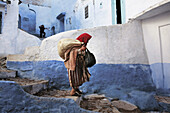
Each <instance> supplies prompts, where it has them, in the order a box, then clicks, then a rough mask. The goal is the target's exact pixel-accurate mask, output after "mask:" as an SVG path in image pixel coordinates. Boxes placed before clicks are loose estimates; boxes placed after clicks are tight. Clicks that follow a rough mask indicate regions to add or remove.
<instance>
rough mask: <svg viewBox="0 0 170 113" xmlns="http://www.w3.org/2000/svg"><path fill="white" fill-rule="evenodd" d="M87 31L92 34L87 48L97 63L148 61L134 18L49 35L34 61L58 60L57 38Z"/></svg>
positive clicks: (69, 36) (74, 36)
mask: <svg viewBox="0 0 170 113" xmlns="http://www.w3.org/2000/svg"><path fill="white" fill-rule="evenodd" d="M83 32H87V33H89V34H91V35H92V36H93V37H92V39H91V40H90V41H89V43H88V45H87V47H88V48H89V49H90V50H91V51H92V52H93V53H94V54H95V56H96V59H97V63H111V64H120V63H124V64H126V63H128V64H129V63H132V64H138V63H141V64H148V59H147V55H146V51H145V47H144V43H143V36H142V28H141V23H140V22H138V21H135V22H132V23H128V24H124V25H115V26H108V27H96V28H92V29H84V30H78V31H77V30H74V31H68V32H64V33H59V34H57V35H54V36H51V37H49V38H47V39H45V40H43V42H42V44H41V46H40V58H39V59H37V60H61V58H60V57H59V56H58V53H57V42H58V41H59V40H60V39H61V38H76V37H78V36H79V35H80V34H81V33H83Z"/></svg>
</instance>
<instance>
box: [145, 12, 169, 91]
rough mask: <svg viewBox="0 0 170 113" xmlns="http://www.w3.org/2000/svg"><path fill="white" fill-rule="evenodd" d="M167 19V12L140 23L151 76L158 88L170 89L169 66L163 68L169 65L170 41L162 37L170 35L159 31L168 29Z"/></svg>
mask: <svg viewBox="0 0 170 113" xmlns="http://www.w3.org/2000/svg"><path fill="white" fill-rule="evenodd" d="M169 18H170V12H167V13H163V14H160V15H158V16H155V17H152V18H149V19H144V20H143V21H142V27H143V34H144V40H145V47H146V50H147V54H148V59H149V63H150V64H151V68H152V76H153V78H154V81H155V83H156V85H157V87H158V88H162V87H165V88H170V84H169V81H170V76H169V75H170V72H169V71H168V70H169V68H170V66H169V67H165V66H167V65H169V63H170V54H169V51H170V47H169V45H170V39H169V38H164V37H163V36H164V35H166V37H168V36H169V35H170V34H165V33H163V32H162V31H160V30H161V29H160V26H164V25H165V26H167V28H168V25H169V24H170V19H169ZM169 26H170V25H169ZM162 28H163V27H162ZM166 30H167V31H166ZM165 32H167V33H169V31H168V29H165ZM161 54H162V55H163V56H162V55H161ZM161 59H162V60H161ZM156 63H157V64H156ZM161 63H163V64H161ZM165 63H166V65H165ZM162 66H164V67H163V68H164V70H165V71H166V72H165V71H164V72H163V70H162ZM166 68H168V69H166ZM163 73H164V75H163ZM165 80H166V81H165Z"/></svg>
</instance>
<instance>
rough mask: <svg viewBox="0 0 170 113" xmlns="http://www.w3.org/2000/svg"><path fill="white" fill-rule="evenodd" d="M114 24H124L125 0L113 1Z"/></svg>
mask: <svg viewBox="0 0 170 113" xmlns="http://www.w3.org/2000/svg"><path fill="white" fill-rule="evenodd" d="M111 7H112V24H113V25H115V24H124V23H125V21H126V18H125V0H111Z"/></svg>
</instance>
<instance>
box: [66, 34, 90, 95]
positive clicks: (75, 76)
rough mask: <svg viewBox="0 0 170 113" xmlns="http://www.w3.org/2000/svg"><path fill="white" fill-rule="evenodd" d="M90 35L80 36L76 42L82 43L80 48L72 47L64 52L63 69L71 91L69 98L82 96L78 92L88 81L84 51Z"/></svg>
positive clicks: (88, 74)
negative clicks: (65, 71)
mask: <svg viewBox="0 0 170 113" xmlns="http://www.w3.org/2000/svg"><path fill="white" fill-rule="evenodd" d="M91 37H92V36H91V35H89V34H87V33H83V34H81V35H80V36H79V37H78V38H77V40H79V41H80V42H84V44H83V45H82V46H78V47H77V46H74V47H72V48H70V49H68V50H67V51H66V52H65V61H64V64H65V67H66V68H67V71H68V76H69V82H70V86H71V87H72V90H71V92H70V95H71V96H78V95H80V94H82V92H81V91H80V90H79V86H81V85H82V84H83V83H84V82H86V81H89V78H90V76H91V75H90V73H89V71H88V69H87V67H86V66H85V50H86V46H87V43H88V41H89V40H90V39H91Z"/></svg>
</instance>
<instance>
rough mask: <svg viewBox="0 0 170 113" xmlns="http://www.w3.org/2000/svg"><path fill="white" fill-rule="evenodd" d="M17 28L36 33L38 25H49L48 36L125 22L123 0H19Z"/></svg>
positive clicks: (37, 32)
mask: <svg viewBox="0 0 170 113" xmlns="http://www.w3.org/2000/svg"><path fill="white" fill-rule="evenodd" d="M19 12H20V18H21V21H20V24H21V25H20V27H21V29H24V30H25V31H27V32H29V33H31V34H39V26H40V25H41V24H44V25H45V27H47V28H49V29H48V30H46V31H45V32H46V33H47V36H50V35H53V34H56V33H59V32H63V31H68V30H73V29H85V28H93V27H98V26H107V25H113V24H122V23H125V2H124V0H121V1H120V0H100V1H99V0H69V1H68V0H62V1H60V0H50V1H49V0H42V1H34V0H22V3H21V4H20V11H19Z"/></svg>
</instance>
